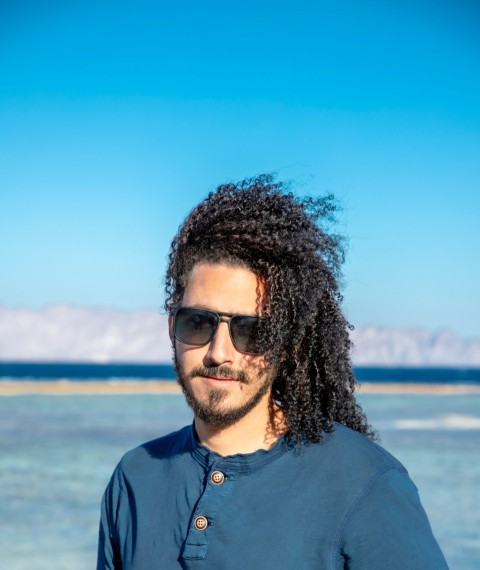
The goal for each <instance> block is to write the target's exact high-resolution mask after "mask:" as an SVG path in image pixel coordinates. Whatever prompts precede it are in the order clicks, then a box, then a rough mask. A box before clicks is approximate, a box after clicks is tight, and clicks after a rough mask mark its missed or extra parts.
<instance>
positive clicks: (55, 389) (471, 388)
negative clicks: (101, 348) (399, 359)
mask: <svg viewBox="0 0 480 570" xmlns="http://www.w3.org/2000/svg"><path fill="white" fill-rule="evenodd" d="M180 391H181V390H180V387H179V386H178V384H177V383H176V382H175V381H174V380H168V381H165V380H163V381H154V380H148V381H137V380H135V381H132V380H109V381H88V382H72V381H69V380H58V381H38V382H33V381H28V380H25V381H22V382H18V381H16V382H15V381H8V380H4V381H1V382H0V396H18V395H22V394H52V395H75V394H92V395H94V394H107V395H109V394H112V395H120V394H179V393H180ZM357 391H358V393H359V394H440V395H453V394H480V385H479V384H416V383H415V384H414V383H401V384H400V383H380V382H378V383H377V382H375V383H373V382H364V383H362V384H361V385H360V387H359V388H358V390H357Z"/></svg>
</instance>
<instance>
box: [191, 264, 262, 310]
mask: <svg viewBox="0 0 480 570" xmlns="http://www.w3.org/2000/svg"><path fill="white" fill-rule="evenodd" d="M262 296H263V287H262V284H261V281H260V279H259V278H258V277H257V275H256V274H255V273H254V272H253V271H252V270H251V269H248V268H246V267H243V266H238V265H229V264H226V263H209V262H201V263H197V264H196V265H195V266H194V267H193V269H192V271H191V272H190V275H189V277H188V281H187V286H186V288H185V292H184V295H183V299H182V306H184V307H187V306H188V307H204V308H206V309H213V310H217V311H221V312H225V313H242V314H257V313H258V312H259V305H260V303H261V300H262Z"/></svg>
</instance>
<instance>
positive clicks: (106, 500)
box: [97, 468, 122, 570]
mask: <svg viewBox="0 0 480 570" xmlns="http://www.w3.org/2000/svg"><path fill="white" fill-rule="evenodd" d="M118 470H119V468H117V469H116V470H115V472H114V473H113V475H112V478H111V479H110V482H109V484H108V486H107V488H106V490H105V493H104V494H103V499H102V506H101V516H100V529H99V536H98V555H97V570H122V561H121V557H120V552H119V547H118V540H117V533H116V526H117V525H116V518H117V512H118V503H119V496H120V493H121V487H120V484H119V477H118Z"/></svg>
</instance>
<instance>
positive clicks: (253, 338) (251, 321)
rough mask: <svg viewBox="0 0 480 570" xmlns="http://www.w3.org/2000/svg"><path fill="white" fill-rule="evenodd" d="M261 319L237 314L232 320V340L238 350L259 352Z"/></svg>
mask: <svg viewBox="0 0 480 570" xmlns="http://www.w3.org/2000/svg"><path fill="white" fill-rule="evenodd" d="M259 325H260V319H259V318H258V317H247V316H241V315H237V316H235V317H232V319H231V321H230V330H231V332H232V340H233V343H234V344H235V346H236V347H237V348H238V350H240V351H242V352H252V353H254V354H255V353H258V352H259V349H258V336H259Z"/></svg>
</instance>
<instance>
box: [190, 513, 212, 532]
mask: <svg viewBox="0 0 480 570" xmlns="http://www.w3.org/2000/svg"><path fill="white" fill-rule="evenodd" d="M193 525H194V527H195V528H196V529H197V530H205V529H206V528H207V526H208V521H207V519H206V517H204V516H202V515H200V516H199V517H196V518H195V520H194V521H193Z"/></svg>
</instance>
